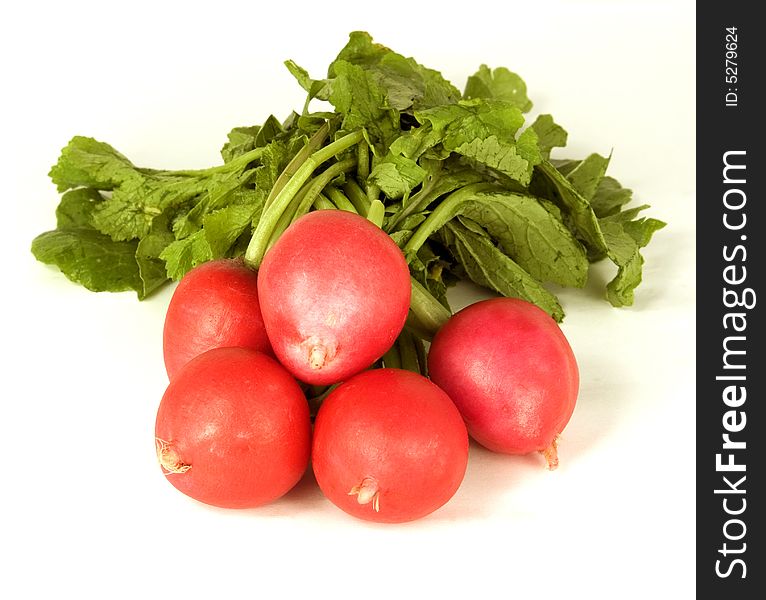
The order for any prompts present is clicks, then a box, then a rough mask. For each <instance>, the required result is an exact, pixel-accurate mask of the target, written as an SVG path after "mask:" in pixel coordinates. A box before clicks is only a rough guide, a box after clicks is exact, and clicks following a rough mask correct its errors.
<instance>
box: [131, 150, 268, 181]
mask: <svg viewBox="0 0 766 600" xmlns="http://www.w3.org/2000/svg"><path fill="white" fill-rule="evenodd" d="M264 150H265V148H263V147H261V148H253V149H252V150H250V151H249V152H245V153H244V154H242V155H241V156H238V157H237V158H235V159H233V160H231V161H229V162H227V163H224V164H222V165H216V166H215V167H208V168H207V169H181V170H178V171H163V170H158V169H143V168H139V169H136V170H137V171H139V172H141V173H146V174H148V175H160V176H163V177H167V176H178V175H180V176H183V177H208V176H210V175H215V174H216V173H228V172H232V171H237V170H239V169H242V168H244V167H246V166H247V165H248V164H250V163H251V162H253V161H254V160H258V159H259V158H260V157H261V154H263V151H264Z"/></svg>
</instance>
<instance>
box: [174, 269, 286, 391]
mask: <svg viewBox="0 0 766 600" xmlns="http://www.w3.org/2000/svg"><path fill="white" fill-rule="evenodd" d="M227 346H230V347H242V348H251V349H253V350H259V351H261V352H264V353H266V354H269V355H271V356H273V355H274V351H273V350H272V349H271V343H270V342H269V338H268V336H267V335H266V327H265V326H264V324H263V317H262V316H261V309H260V302H259V300H258V275H257V273H256V272H255V271H253V270H252V269H249V268H248V267H247V266H245V263H244V262H243V261H242V260H241V259H218V260H213V261H210V262H207V263H203V264H201V265H199V266H198V267H195V268H194V269H192V270H191V271H189V272H188V273H187V274H186V275H185V276H184V277H183V278H182V279H181V281H180V282H179V284H178V287H176V289H175V291H174V292H173V297H172V298H171V300H170V304H169V305H168V310H167V313H166V315H165V326H164V329H163V335H162V347H163V355H164V358H165V369H166V371H167V373H168V378H170V379H172V378H173V376H174V375H175V373H176V372H178V370H179V369H180V368H181V367H183V366H184V365H185V364H186V363H187V362H189V361H190V360H191V359H192V358H194V357H195V356H198V355H200V354H202V353H203V352H206V351H207V350H211V349H213V348H222V347H227Z"/></svg>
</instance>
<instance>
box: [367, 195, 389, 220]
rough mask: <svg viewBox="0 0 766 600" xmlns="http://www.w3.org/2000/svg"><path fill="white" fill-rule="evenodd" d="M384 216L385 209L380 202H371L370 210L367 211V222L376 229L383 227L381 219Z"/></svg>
mask: <svg viewBox="0 0 766 600" xmlns="http://www.w3.org/2000/svg"><path fill="white" fill-rule="evenodd" d="M385 215H386V207H385V206H384V205H383V203H382V202H381V201H380V200H377V199H376V200H373V201H372V204H370V209H369V210H368V211H367V220H368V221H370V222H371V223H374V224H375V225H376V226H377V227H382V226H383V217H384V216H385Z"/></svg>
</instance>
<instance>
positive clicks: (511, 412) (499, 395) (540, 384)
mask: <svg viewBox="0 0 766 600" xmlns="http://www.w3.org/2000/svg"><path fill="white" fill-rule="evenodd" d="M428 372H429V376H430V377H431V379H432V380H433V381H434V382H435V383H436V384H437V385H438V386H439V387H441V388H442V389H444V391H446V392H447V394H449V396H450V398H452V400H453V401H454V402H455V404H456V405H457V407H458V408H459V409H460V412H461V414H462V415H463V418H464V419H465V421H466V425H467V426H468V432H469V433H470V434H471V436H472V437H473V438H474V439H475V440H476V441H478V442H479V443H480V444H482V445H483V446H486V447H487V448H489V449H490V450H494V451H495V452H504V453H507V454H527V453H529V452H535V451H539V452H542V453H543V454H544V456H545V458H546V459H547V461H548V467H549V468H550V469H555V468H556V466H557V465H558V457H557V452H556V442H557V438H558V435H559V434H560V433H561V431H562V430H563V429H564V427H565V426H566V424H567V423H568V422H569V418H570V417H571V416H572V411H573V410H574V407H575V402H576V400H577V391H578V386H579V372H578V369H577V362H576V361H575V357H574V354H573V353H572V349H571V348H570V346H569V342H567V339H566V338H565V337H564V334H563V333H562V332H561V329H560V328H559V326H558V325H557V324H556V322H555V321H554V320H553V319H552V318H551V317H550V316H549V315H548V314H547V313H545V312H544V311H543V310H542V309H540V308H538V307H537V306H535V305H534V304H531V303H529V302H526V301H524V300H518V299H515V298H496V299H492V300H484V301H482V302H477V303H475V304H472V305H470V306H468V307H466V308H464V309H463V310H461V311H459V312H458V313H456V314H455V315H454V316H452V318H450V320H449V321H447V323H446V324H445V325H444V326H443V327H442V328H441V329H440V330H439V332H438V333H437V334H436V336H435V337H434V340H433V343H432V344H431V348H430V351H429V355H428Z"/></svg>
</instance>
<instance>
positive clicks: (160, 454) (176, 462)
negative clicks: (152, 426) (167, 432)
mask: <svg viewBox="0 0 766 600" xmlns="http://www.w3.org/2000/svg"><path fill="white" fill-rule="evenodd" d="M154 445H155V448H156V449H157V460H159V461H160V466H161V467H162V470H163V472H164V473H165V474H166V475H170V474H171V473H186V471H188V470H189V469H191V468H192V466H191V465H189V464H186V463H184V462H183V461H182V460H181V457H180V456H178V452H176V451H175V450H174V449H173V446H172V445H171V444H170V442H167V441H165V440H161V439H160V438H157V437H156V438H154Z"/></svg>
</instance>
